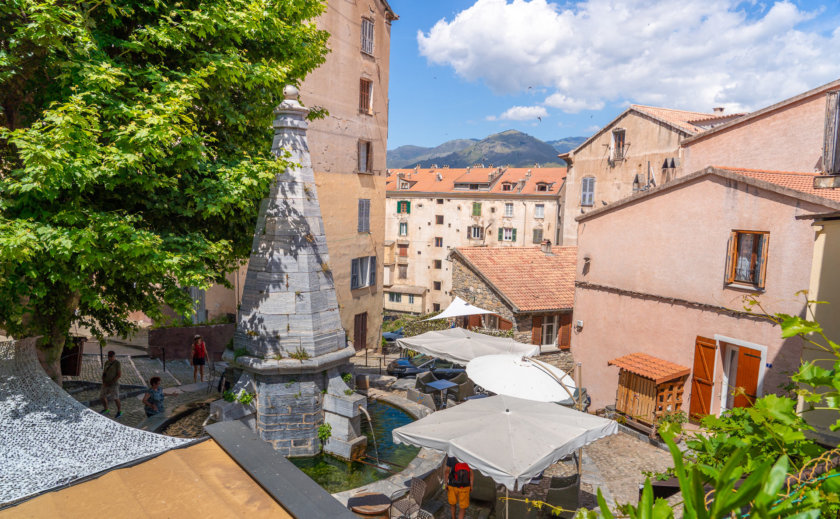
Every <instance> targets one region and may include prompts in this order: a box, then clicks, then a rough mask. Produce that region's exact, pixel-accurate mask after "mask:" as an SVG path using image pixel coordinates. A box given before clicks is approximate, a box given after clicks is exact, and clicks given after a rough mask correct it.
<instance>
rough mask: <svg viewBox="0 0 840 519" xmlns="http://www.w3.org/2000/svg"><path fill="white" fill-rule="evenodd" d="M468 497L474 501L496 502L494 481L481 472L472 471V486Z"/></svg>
mask: <svg viewBox="0 0 840 519" xmlns="http://www.w3.org/2000/svg"><path fill="white" fill-rule="evenodd" d="M470 499H475V500H476V501H486V502H489V503H495V502H496V482H495V481H493V478H490V477H488V476H485V475H484V474H482V473H481V472H479V471H477V470H474V471H473V488H472V492H470Z"/></svg>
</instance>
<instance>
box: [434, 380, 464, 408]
mask: <svg viewBox="0 0 840 519" xmlns="http://www.w3.org/2000/svg"><path fill="white" fill-rule="evenodd" d="M426 385H427V386H429V387H430V388H432V389H437V390H438V391H440V406H441V407H446V390H447V389H449V388H450V387H456V386H457V385H458V384H456V383H454V382H450V381H448V380H435V381H434V382H429V383H428V384H426Z"/></svg>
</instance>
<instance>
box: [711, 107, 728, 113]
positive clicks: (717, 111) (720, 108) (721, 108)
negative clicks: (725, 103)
mask: <svg viewBox="0 0 840 519" xmlns="http://www.w3.org/2000/svg"><path fill="white" fill-rule="evenodd" d="M724 110H726V108H724V107H722V106H716V107H714V108H712V111H714V112H715V113H716V114H722V113H723V111H724Z"/></svg>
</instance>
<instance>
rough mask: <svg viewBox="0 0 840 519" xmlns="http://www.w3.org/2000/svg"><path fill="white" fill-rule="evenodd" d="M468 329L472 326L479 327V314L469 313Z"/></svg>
mask: <svg viewBox="0 0 840 519" xmlns="http://www.w3.org/2000/svg"><path fill="white" fill-rule="evenodd" d="M467 328H468V329H473V328H481V316H480V315H471V316H470V320H469V322H468V323H467Z"/></svg>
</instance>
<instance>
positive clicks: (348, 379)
mask: <svg viewBox="0 0 840 519" xmlns="http://www.w3.org/2000/svg"><path fill="white" fill-rule="evenodd" d="M341 380H343V381H344V383H345V384H350V383H351V382H353V374H352V373H342V374H341Z"/></svg>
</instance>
